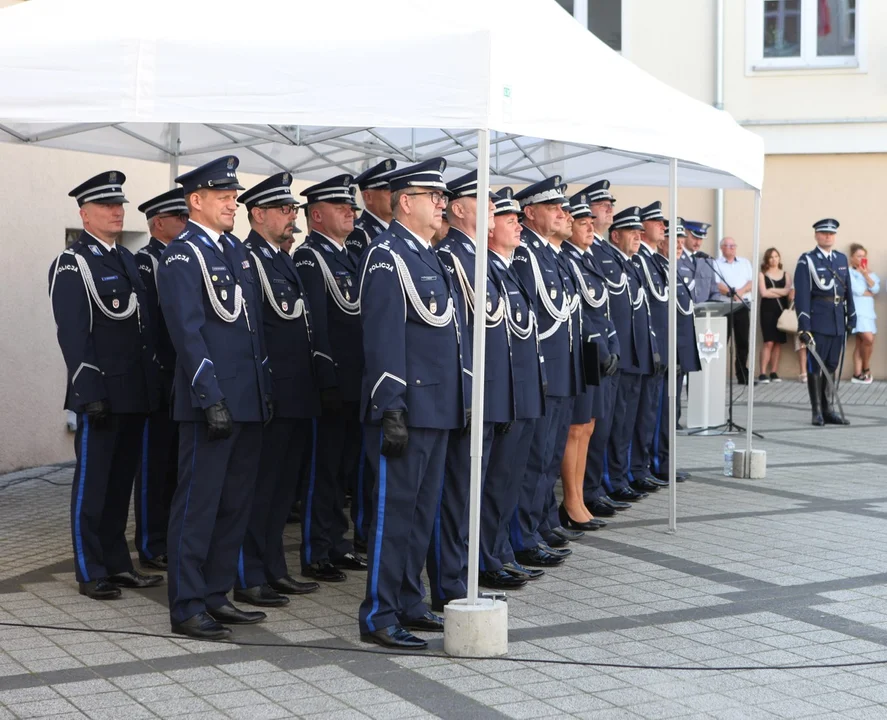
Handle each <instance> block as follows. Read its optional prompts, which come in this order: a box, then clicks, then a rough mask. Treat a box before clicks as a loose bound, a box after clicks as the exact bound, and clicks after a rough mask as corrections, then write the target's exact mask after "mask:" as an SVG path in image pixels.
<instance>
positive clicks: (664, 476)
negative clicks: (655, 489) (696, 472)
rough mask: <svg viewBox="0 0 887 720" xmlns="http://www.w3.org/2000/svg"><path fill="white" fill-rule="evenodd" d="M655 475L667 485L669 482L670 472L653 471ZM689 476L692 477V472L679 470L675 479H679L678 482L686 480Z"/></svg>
mask: <svg viewBox="0 0 887 720" xmlns="http://www.w3.org/2000/svg"><path fill="white" fill-rule="evenodd" d="M653 477H655V478H656V479H657V480H659V481H661V482H663V483H665V484H666V485H667V484H668V473H667V472H666V473H653ZM689 477H690V473H688V472H685V471H684V470H677V471H676V472H675V480H677V481H678V482H684V481H686V480H687V478H689Z"/></svg>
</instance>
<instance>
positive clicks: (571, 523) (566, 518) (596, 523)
mask: <svg viewBox="0 0 887 720" xmlns="http://www.w3.org/2000/svg"><path fill="white" fill-rule="evenodd" d="M557 512H558V515H559V516H560V520H561V525H563V526H564V527H569V528H573V529H574V530H586V531H593V530H598V529H599V528H602V527H607V523H605V522H604V521H603V520H598V519H597V518H592V519H591V520H588V521H584V522H576V521H575V520H573V518H571V517H570V514H569V513H568V512H567V508H565V507H564V505H563V503H561V505H560V506H559V507H558V509H557ZM554 532H557V530H555V531H554Z"/></svg>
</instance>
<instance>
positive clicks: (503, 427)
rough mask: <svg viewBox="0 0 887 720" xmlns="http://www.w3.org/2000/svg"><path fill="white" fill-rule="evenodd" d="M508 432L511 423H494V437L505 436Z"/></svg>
mask: <svg viewBox="0 0 887 720" xmlns="http://www.w3.org/2000/svg"><path fill="white" fill-rule="evenodd" d="M510 430H511V423H510V422H501V423H496V424H495V425H494V426H493V432H495V433H496V435H505V434H507V433H508V432H509V431H510Z"/></svg>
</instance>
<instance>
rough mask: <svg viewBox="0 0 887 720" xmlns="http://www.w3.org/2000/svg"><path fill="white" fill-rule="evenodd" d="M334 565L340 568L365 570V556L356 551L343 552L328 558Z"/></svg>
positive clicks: (366, 565)
mask: <svg viewBox="0 0 887 720" xmlns="http://www.w3.org/2000/svg"><path fill="white" fill-rule="evenodd" d="M330 561H331V562H332V564H333V566H334V567H337V568H339V569H340V570H366V569H367V567H369V566H368V564H367V561H366V558H365V557H363V556H362V555H358V554H357V553H345V554H344V555H342V556H340V557H336V558H330Z"/></svg>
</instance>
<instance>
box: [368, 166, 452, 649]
mask: <svg viewBox="0 0 887 720" xmlns="http://www.w3.org/2000/svg"><path fill="white" fill-rule="evenodd" d="M445 169H446V160H444V159H442V158H433V159H431V160H427V161H425V162H423V163H419V164H418V165H414V166H411V167H407V168H403V169H398V170H395V171H394V172H393V173H391V174H389V176H388V180H389V183H390V186H391V193H392V196H391V202H392V205H393V207H394V220H393V221H392V222H391V225H390V226H389V228H388V230H387V231H386V232H384V233H382V234H381V235H380V236H379V237H377V238H376V240H375V241H374V242H373V244H372V245H371V246H370V249H369V250H368V251H367V252H366V254H365V255H364V257H363V261H362V263H361V290H360V311H361V323H362V326H363V345H364V354H365V357H366V372H365V373H364V378H363V388H362V392H361V417H362V418H363V419H364V422H365V426H364V430H365V432H366V436H367V455H368V457H369V459H370V463H371V464H372V467H373V472H374V473H375V475H376V487H375V491H374V494H373V500H374V504H375V508H374V515H373V521H372V525H371V527H370V543H369V563H370V567H369V574H368V577H367V589H366V598H365V599H364V601H363V603H362V604H361V606H360V633H361V639H362V640H364V641H365V642H375V643H378V644H380V645H384V646H389V647H400V648H423V647H426V645H427V643H426V642H425V641H424V640H421V639H419V638H417V637H415V636H414V635H413V634H412V633H411V632H410V630H428V631H440V630H443V619H442V618H440V617H439V616H437V615H435V614H434V613H432V612H431V611H430V610H428V607H427V606H426V605H425V603H424V602H423V595H424V589H423V587H422V579H421V573H422V566H423V565H424V563H425V556H426V553H427V551H428V547H429V540H430V537H431V532H432V529H433V526H434V517H435V510H436V508H437V503H438V500H439V498H440V490H441V483H442V482H443V477H444V467H445V458H446V451H447V441H448V438H449V435H450V432H451V431H452V430H456V429H458V428H463V427H465V426H466V424H467V408H468V407H469V403H468V398H469V397H470V394H469V393H470V382H469V379H470V376H469V373H468V372H467V370H466V368H465V366H464V365H463V358H465V355H464V352H463V350H462V347H461V337H460V333H461V328H460V323H461V319H460V314H459V310H458V301H457V296H456V292H455V289H454V287H453V283H452V281H451V279H450V274H449V273H448V272H447V271H446V269H445V268H444V266H443V263H441V262H440V259H439V258H438V256H437V254H436V253H435V252H434V250H433V249H432V247H431V244H430V240H431V238H432V236H433V235H434V232H435V230H436V229H437V228H438V227H439V225H440V214H441V210H442V209H443V207H444V206H445V205H446V203H447V196H446V189H447V187H446V185H445V184H444V182H443V177H442V174H443V171H444V170H445ZM465 472H468V468H465Z"/></svg>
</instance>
